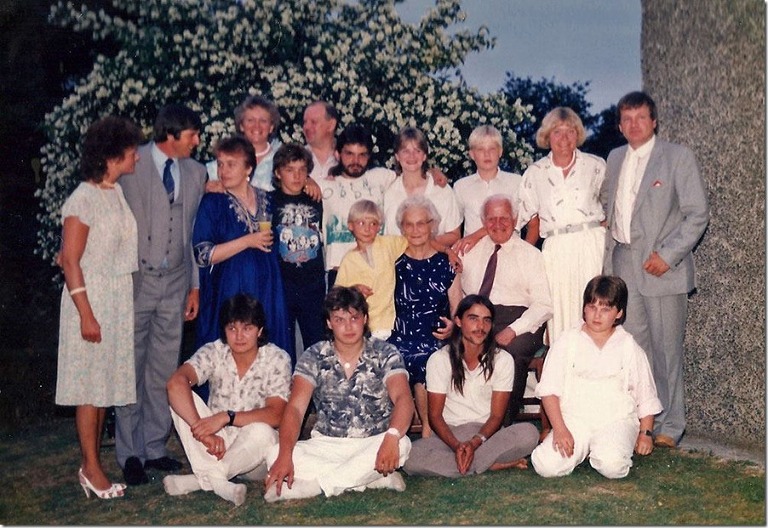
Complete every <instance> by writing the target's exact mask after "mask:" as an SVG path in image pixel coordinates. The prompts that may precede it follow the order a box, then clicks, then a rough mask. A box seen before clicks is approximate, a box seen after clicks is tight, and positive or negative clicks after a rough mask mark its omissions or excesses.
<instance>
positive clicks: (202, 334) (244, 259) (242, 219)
mask: <svg viewBox="0 0 768 528" xmlns="http://www.w3.org/2000/svg"><path fill="white" fill-rule="evenodd" d="M216 162H217V169H218V175H219V179H220V181H221V183H222V185H223V186H224V189H225V192H224V193H206V194H205V195H204V196H203V199H202V200H201V202H200V207H199V208H198V210H197V217H196V219H195V229H194V233H193V235H192V244H193V246H194V251H195V261H196V262H197V265H198V266H199V267H200V313H199V315H198V318H197V339H196V346H197V347H200V346H202V345H204V344H205V343H209V342H211V341H215V340H216V339H219V338H220V337H221V336H220V335H219V308H220V307H221V305H222V303H223V302H224V301H225V300H227V299H229V298H230V297H232V296H233V295H235V294H237V293H246V294H248V295H252V296H254V297H256V298H257V299H258V300H259V302H261V304H262V305H263V306H264V311H265V312H266V316H267V322H266V325H265V326H266V329H268V330H269V336H268V339H269V341H270V342H272V343H274V344H276V345H277V346H279V347H280V348H282V349H284V350H285V351H286V352H288V354H289V355H290V356H291V360H292V361H293V362H294V363H295V361H296V359H295V353H294V346H293V343H292V342H291V339H290V333H289V331H288V327H287V324H286V321H287V319H288V318H287V313H286V309H285V301H284V295H283V284H282V279H281V277H280V267H279V264H278V259H277V250H276V249H275V248H274V245H273V243H272V242H273V235H272V228H271V227H269V228H265V229H261V230H260V229H259V214H260V213H261V212H263V211H267V212H271V211H270V209H271V206H270V204H269V202H268V199H267V194H266V193H265V192H264V191H262V190H261V189H256V188H254V187H252V186H251V185H250V184H249V183H248V178H249V176H250V175H251V173H252V172H253V168H254V167H255V166H256V156H255V151H254V149H253V145H251V143H250V142H249V141H248V140H247V139H246V138H244V137H242V136H233V137H230V138H226V139H223V140H222V141H220V142H219V143H218V144H217V145H216Z"/></svg>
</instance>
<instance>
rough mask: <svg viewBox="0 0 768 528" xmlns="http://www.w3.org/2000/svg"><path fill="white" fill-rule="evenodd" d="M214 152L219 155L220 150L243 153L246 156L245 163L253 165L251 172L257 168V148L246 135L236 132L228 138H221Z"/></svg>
mask: <svg viewBox="0 0 768 528" xmlns="http://www.w3.org/2000/svg"><path fill="white" fill-rule="evenodd" d="M213 152H214V153H215V154H216V155H218V154H219V152H223V153H225V154H242V155H243V156H245V163H246V164H247V165H248V166H249V167H251V172H253V169H255V168H256V150H255V149H254V148H253V145H252V144H251V142H250V141H248V139H247V138H246V137H245V136H242V135H240V134H235V135H234V136H230V137H227V138H222V139H220V140H219V141H218V142H217V143H216V146H215V147H214V148H213Z"/></svg>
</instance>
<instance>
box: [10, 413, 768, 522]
mask: <svg viewBox="0 0 768 528" xmlns="http://www.w3.org/2000/svg"><path fill="white" fill-rule="evenodd" d="M170 448H171V451H172V452H173V453H174V454H175V455H176V456H178V457H179V458H180V459H181V460H184V461H185V466H186V459H185V458H184V457H183V453H182V451H181V448H180V445H179V443H178V441H177V440H176V439H175V438H172V440H171V442H170ZM102 456H103V461H104V463H105V465H106V469H107V473H108V474H109V475H111V476H112V477H113V478H114V479H116V480H118V479H119V478H120V477H121V473H120V470H119V468H118V466H117V463H116V462H115V457H114V448H113V447H110V446H105V447H104V448H103V454H102ZM78 462H79V450H78V447H77V440H76V436H75V429H74V420H73V419H72V418H61V417H58V418H52V419H51V421H50V422H49V423H48V424H46V425H44V426H36V427H30V428H27V429H26V430H24V431H20V432H17V433H6V434H5V435H4V436H3V438H2V440H1V441H0V464H1V465H2V468H3V469H4V470H3V471H2V472H1V473H0V489H2V490H3V491H2V493H1V494H0V524H4V525H17V524H47V525H51V524H66V525H150V524H153V525H156V524H166V525H230V524H231V525H432V524H434V525H444V524H452V525H463V524H472V525H519V524H522V525H532V524H535V525H564V524H574V525H584V524H587V525H589V524H611V525H649V524H650V525H661V524H685V525H734V524H735V525H765V523H766V510H765V472H764V471H763V470H762V469H761V468H759V467H758V466H755V465H752V464H751V463H748V462H724V461H721V460H719V459H717V458H715V457H713V456H710V455H708V454H703V453H687V452H683V451H680V450H674V451H671V450H658V449H657V450H656V451H654V453H653V454H652V455H651V456H650V457H644V458H639V459H636V460H635V467H633V468H632V471H631V472H630V474H629V476H628V477H627V478H625V479H622V480H614V481H611V480H607V479H605V478H603V477H601V476H600V475H599V474H598V473H597V472H595V471H594V470H592V469H591V468H590V467H589V466H588V464H583V465H581V466H579V467H578V468H577V469H576V471H575V472H574V473H573V474H572V475H571V476H569V477H564V478H560V479H543V478H541V477H539V476H537V475H536V474H535V472H534V471H533V469H532V468H530V469H528V470H527V471H520V470H509V471H503V472H496V473H487V474H484V475H480V476H475V477H470V478H462V479H455V480H449V479H440V478H425V477H409V476H406V477H405V481H406V484H407V486H408V488H407V489H406V491H405V492H403V493H396V492H394V491H390V490H368V491H365V492H364V493H356V492H348V493H345V494H343V495H341V496H338V497H333V498H330V499H326V498H323V497H316V498H313V499H307V500H301V501H292V502H280V503H275V504H267V503H265V502H264V500H263V498H262V496H261V495H262V493H263V486H262V484H261V483H260V482H249V483H248V496H247V500H246V503H245V504H244V505H243V506H241V507H239V508H236V507H234V506H232V504H231V503H229V502H226V501H224V500H222V499H219V498H218V497H217V496H216V495H214V494H213V493H208V492H195V493H192V494H189V495H185V496H183V497H169V496H167V495H166V494H165V492H164V491H163V485H162V482H161V480H162V476H163V475H162V474H161V473H159V472H155V471H154V470H150V479H151V482H150V484H149V485H145V486H139V487H135V488H134V487H132V488H129V489H128V490H127V495H126V497H124V498H122V499H116V500H111V501H101V500H97V499H95V498H93V497H92V498H91V499H90V500H86V498H85V495H84V494H83V492H82V490H81V488H80V486H79V484H78V482H77V475H76V473H77V468H78ZM188 471H189V469H188V466H187V467H185V469H184V470H183V471H182V472H188Z"/></svg>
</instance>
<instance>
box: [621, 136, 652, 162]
mask: <svg viewBox="0 0 768 528" xmlns="http://www.w3.org/2000/svg"><path fill="white" fill-rule="evenodd" d="M655 144H656V134H654V135H653V136H651V139H649V140H648V141H646V142H645V143H643V144H642V145H640V146H639V147H637V148H636V149H633V148H632V147H631V146H629V145H627V155H629V153H630V152H632V153H633V154H634V155H635V156H637V157H638V159H642V158H645V157H646V156H647V155H648V154H650V152H651V150H653V146H654V145H655Z"/></svg>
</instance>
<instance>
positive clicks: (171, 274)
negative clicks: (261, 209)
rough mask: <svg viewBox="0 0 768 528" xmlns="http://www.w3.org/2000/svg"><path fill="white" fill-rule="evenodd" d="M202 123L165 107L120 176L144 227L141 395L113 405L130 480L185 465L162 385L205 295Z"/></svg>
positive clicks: (137, 315) (136, 281)
mask: <svg viewBox="0 0 768 528" xmlns="http://www.w3.org/2000/svg"><path fill="white" fill-rule="evenodd" d="M200 128H201V122H200V117H199V116H198V115H197V114H196V113H195V112H194V111H192V110H190V109H189V108H187V107H186V106H182V105H175V104H172V105H168V106H165V107H163V108H162V109H160V112H159V113H158V115H157V118H156V119H155V123H154V138H155V139H154V141H153V142H150V143H148V144H146V145H143V146H142V147H140V148H139V156H140V159H139V162H138V163H137V164H136V171H135V172H134V173H132V174H126V175H124V176H122V177H121V178H120V180H119V183H120V186H121V187H122V189H123V193H124V194H125V199H126V201H127V202H128V205H129V206H130V208H131V210H132V211H133V215H134V217H135V218H136V224H137V226H138V234H139V235H138V236H139V270H138V271H137V272H135V273H134V274H133V290H134V319H135V321H134V325H135V334H134V350H135V362H136V403H135V404H133V405H127V406H125V407H118V408H116V409H115V416H116V435H115V450H116V453H117V461H118V463H119V464H120V466H121V467H122V468H123V476H124V477H125V480H126V482H127V483H128V484H129V485H138V484H144V483H147V482H148V481H149V479H148V477H147V474H146V472H145V468H150V467H151V468H155V469H159V470H161V471H175V470H178V469H180V468H181V464H180V463H179V462H178V461H177V460H174V459H172V458H170V457H168V455H167V451H166V445H165V444H166V440H167V439H168V436H169V434H170V431H171V425H172V422H171V414H170V411H169V407H168V397H167V393H166V389H165V385H166V383H167V381H168V378H169V377H170V376H171V375H172V374H173V373H174V371H175V370H176V367H178V361H179V353H180V348H181V337H182V330H183V325H184V321H185V320H187V321H189V320H192V319H194V318H195V317H196V316H197V312H198V305H199V299H200V297H199V295H200V290H199V275H198V272H197V268H196V267H195V265H194V261H193V260H192V247H191V238H192V224H193V222H194V220H195V214H196V213H197V206H198V204H199V203H200V198H201V197H202V195H203V192H204V185H205V166H204V165H202V164H200V163H198V162H196V161H194V160H192V159H190V155H191V153H192V151H193V150H194V149H195V147H197V145H198V144H199V143H200V136H199V132H200Z"/></svg>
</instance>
